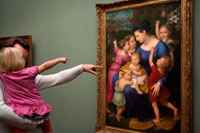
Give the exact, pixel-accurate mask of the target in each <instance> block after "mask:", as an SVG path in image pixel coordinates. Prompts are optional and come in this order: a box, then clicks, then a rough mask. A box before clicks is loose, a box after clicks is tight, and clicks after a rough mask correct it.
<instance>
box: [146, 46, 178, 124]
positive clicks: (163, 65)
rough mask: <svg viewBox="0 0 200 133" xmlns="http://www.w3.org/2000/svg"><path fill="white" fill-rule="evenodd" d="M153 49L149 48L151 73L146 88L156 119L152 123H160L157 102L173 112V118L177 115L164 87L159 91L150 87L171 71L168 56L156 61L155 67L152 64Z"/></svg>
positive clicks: (176, 110) (168, 93)
mask: <svg viewBox="0 0 200 133" xmlns="http://www.w3.org/2000/svg"><path fill="white" fill-rule="evenodd" d="M154 51H155V50H154V48H151V53H150V56H149V64H150V66H151V71H152V72H151V73H150V75H149V78H148V88H149V101H150V102H151V103H152V107H153V110H154V113H155V116H156V118H155V119H153V122H160V112H159V108H158V102H160V103H161V104H162V105H163V106H166V107H168V108H170V109H172V110H173V113H174V117H176V116H177V115H178V109H177V108H176V107H175V106H174V105H173V104H172V103H170V102H168V101H167V99H168V98H169V96H170V92H169V91H168V89H167V88H166V87H165V86H164V87H163V88H161V89H160V90H154V89H152V86H153V85H154V84H156V83H157V82H158V80H159V79H161V78H163V77H164V76H166V75H167V73H168V72H169V71H170V69H171V58H170V56H164V57H162V58H160V59H158V60H157V62H156V65H157V67H156V65H155V64H154V63H153V54H154Z"/></svg>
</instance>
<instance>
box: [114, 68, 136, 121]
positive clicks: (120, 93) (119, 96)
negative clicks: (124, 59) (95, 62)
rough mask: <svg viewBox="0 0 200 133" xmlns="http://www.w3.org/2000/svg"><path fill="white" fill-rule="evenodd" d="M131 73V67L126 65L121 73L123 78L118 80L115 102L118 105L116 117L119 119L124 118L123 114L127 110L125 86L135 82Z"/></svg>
mask: <svg viewBox="0 0 200 133" xmlns="http://www.w3.org/2000/svg"><path fill="white" fill-rule="evenodd" d="M131 74H132V72H131V69H130V68H129V67H125V68H124V69H123V70H122V73H121V76H122V78H121V79H119V80H118V81H117V82H116V86H115V92H114V96H113V103H114V104H115V105H116V106H117V114H116V118H117V120H118V121H120V119H121V118H123V116H121V114H122V112H123V111H124V110H125V104H126V99H125V95H124V88H125V87H126V85H132V84H133V82H132V81H131Z"/></svg>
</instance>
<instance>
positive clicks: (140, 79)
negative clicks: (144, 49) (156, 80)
mask: <svg viewBox="0 0 200 133" xmlns="http://www.w3.org/2000/svg"><path fill="white" fill-rule="evenodd" d="M140 61H141V55H140V53H138V52H135V53H133V54H132V56H131V64H130V66H129V67H130V69H131V71H132V81H133V83H134V84H133V85H132V86H131V87H132V88H135V90H136V91H137V93H138V94H142V93H143V92H142V91H141V90H140V89H139V87H138V85H144V83H145V80H146V79H147V72H146V71H145V69H144V68H143V67H142V66H141V65H140Z"/></svg>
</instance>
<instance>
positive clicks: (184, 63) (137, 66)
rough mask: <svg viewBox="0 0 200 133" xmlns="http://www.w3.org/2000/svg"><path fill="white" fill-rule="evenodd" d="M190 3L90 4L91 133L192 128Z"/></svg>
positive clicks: (142, 0) (140, 0) (169, 0)
mask: <svg viewBox="0 0 200 133" xmlns="http://www.w3.org/2000/svg"><path fill="white" fill-rule="evenodd" d="M192 4H193V1H192V0H134V1H133V0H124V1H118V2H114V3H108V4H104V3H101V4H97V5H96V11H97V35H98V36H97V39H98V40H97V43H98V46H97V65H101V66H103V69H101V70H98V80H97V83H98V88H97V104H98V107H97V123H96V128H95V131H96V132H97V133H101V132H103V133H104V132H108V133H110V132H120V133H121V132H124V133H129V132H130V133H132V132H133V133H134V132H154V133H156V132H176V133H178V132H181V133H190V132H192V105H193V103H192V64H193V62H192V33H193V32H192V30H193V27H192V25H193V24H192V19H193V5H192ZM165 57H166V58H168V59H166V60H168V63H166V60H165V59H164V58H165ZM160 60H165V61H163V62H165V63H163V64H167V65H166V66H165V68H164V67H163V66H162V65H161V64H162V63H159V61H160ZM155 71H156V72H158V73H157V74H158V75H162V76H160V77H159V76H158V75H157V74H155ZM156 75H157V76H156ZM155 77H156V78H155ZM153 80H154V82H153Z"/></svg>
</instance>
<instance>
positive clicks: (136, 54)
mask: <svg viewBox="0 0 200 133" xmlns="http://www.w3.org/2000/svg"><path fill="white" fill-rule="evenodd" d="M133 56H136V57H138V58H139V60H141V55H140V53H138V52H134V53H133V54H132V55H131V58H132V57H133Z"/></svg>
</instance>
